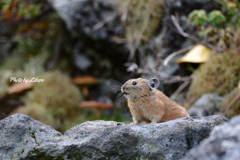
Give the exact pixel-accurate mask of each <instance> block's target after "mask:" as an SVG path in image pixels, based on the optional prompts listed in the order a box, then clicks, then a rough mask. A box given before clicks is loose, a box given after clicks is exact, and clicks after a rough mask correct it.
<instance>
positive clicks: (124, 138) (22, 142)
mask: <svg viewBox="0 0 240 160" xmlns="http://www.w3.org/2000/svg"><path fill="white" fill-rule="evenodd" d="M223 122H226V119H225V118H224V117H222V116H209V117H202V118H194V117H187V118H181V119H177V120H173V121H169V122H165V123H158V124H145V125H131V124H124V123H119V122H113V121H91V122H85V123H82V124H80V125H78V126H76V127H74V128H72V129H70V130H68V131H66V132H65V133H64V134H63V135H62V134H60V133H59V132H57V131H55V130H54V129H53V128H51V127H49V126H47V125H44V124H42V123H41V122H38V121H36V120H34V119H32V118H30V117H28V116H26V115H23V114H15V115H12V116H10V117H7V118H5V119H3V120H1V121H0V159H61V160H62V159H64V160H67V159H71V160H72V159H83V160H85V159H125V160H127V159H161V160H172V159H180V158H182V157H183V156H184V155H185V153H186V152H187V151H188V150H189V149H191V148H192V147H196V146H197V145H198V144H199V143H200V141H202V140H203V139H204V138H206V137H208V136H209V134H210V132H211V130H212V129H213V127H214V126H216V125H219V124H222V123H223Z"/></svg>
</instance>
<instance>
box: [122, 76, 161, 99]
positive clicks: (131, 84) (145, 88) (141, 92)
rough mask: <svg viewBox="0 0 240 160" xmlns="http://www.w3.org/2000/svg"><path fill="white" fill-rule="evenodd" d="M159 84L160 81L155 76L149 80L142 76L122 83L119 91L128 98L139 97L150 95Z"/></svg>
mask: <svg viewBox="0 0 240 160" xmlns="http://www.w3.org/2000/svg"><path fill="white" fill-rule="evenodd" d="M159 84H160V82H159V81H158V79H156V78H151V79H149V80H147V79H143V78H138V79H130V80H128V81H127V82H125V83H124V84H123V85H122V87H121V92H122V94H123V95H124V96H125V97H126V98H128V99H136V98H141V97H145V96H148V95H150V94H151V92H152V90H154V89H157V87H158V86H159Z"/></svg>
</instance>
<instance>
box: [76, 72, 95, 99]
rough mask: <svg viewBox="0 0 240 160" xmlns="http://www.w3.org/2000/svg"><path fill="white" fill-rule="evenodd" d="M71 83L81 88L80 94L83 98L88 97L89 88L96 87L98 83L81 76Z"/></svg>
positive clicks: (90, 78)
mask: <svg viewBox="0 0 240 160" xmlns="http://www.w3.org/2000/svg"><path fill="white" fill-rule="evenodd" d="M73 82H74V83H75V84H77V85H78V86H80V87H81V90H82V94H83V96H84V97H85V98H87V97H88V96H89V89H88V88H89V87H91V86H93V85H97V84H98V83H99V82H98V80H97V79H96V78H95V77H93V76H81V77H75V78H73Z"/></svg>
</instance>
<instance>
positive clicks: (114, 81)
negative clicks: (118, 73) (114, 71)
mask: <svg viewBox="0 0 240 160" xmlns="http://www.w3.org/2000/svg"><path fill="white" fill-rule="evenodd" d="M109 80H110V81H111V82H113V83H115V84H117V85H119V86H122V85H123V84H122V83H121V82H118V81H116V80H114V79H109Z"/></svg>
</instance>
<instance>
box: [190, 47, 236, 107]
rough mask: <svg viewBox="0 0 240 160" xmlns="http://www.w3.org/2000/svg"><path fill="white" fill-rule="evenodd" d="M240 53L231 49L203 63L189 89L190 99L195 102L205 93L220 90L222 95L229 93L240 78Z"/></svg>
mask: <svg viewBox="0 0 240 160" xmlns="http://www.w3.org/2000/svg"><path fill="white" fill-rule="evenodd" d="M239 62H240V54H239V53H238V52H235V51H234V50H233V51H229V52H228V53H224V54H217V53H215V54H213V55H212V57H211V59H210V60H209V61H208V62H206V63H205V64H203V65H202V66H201V67H200V68H199V71H198V73H197V75H196V77H195V79H194V80H193V82H192V84H191V87H190V89H189V93H188V94H189V95H188V96H189V101H190V103H192V102H194V101H195V100H197V99H198V98H200V97H201V95H203V94H205V93H211V92H218V93H219V94H220V95H225V94H227V93H229V92H230V91H231V90H232V89H233V88H235V87H236V86H237V83H238V81H239V80H240V63H239Z"/></svg>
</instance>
